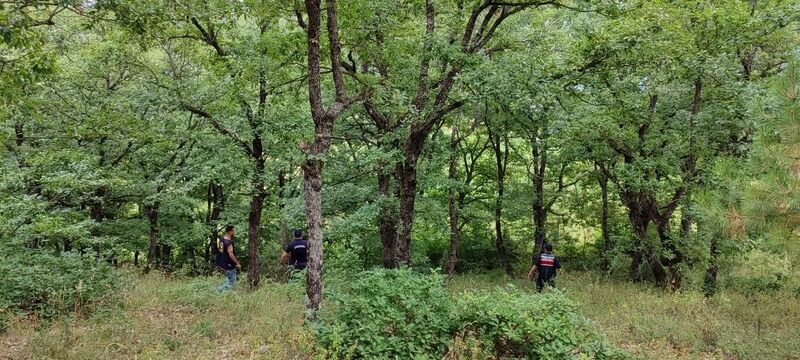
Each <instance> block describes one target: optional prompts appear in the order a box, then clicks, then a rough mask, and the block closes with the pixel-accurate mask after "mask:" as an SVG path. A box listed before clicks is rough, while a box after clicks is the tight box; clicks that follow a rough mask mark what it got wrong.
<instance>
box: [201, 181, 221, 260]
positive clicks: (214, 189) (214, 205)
mask: <svg viewBox="0 0 800 360" xmlns="http://www.w3.org/2000/svg"><path fill="white" fill-rule="evenodd" d="M208 207H209V212H208V217H207V218H206V224H207V225H208V227H209V242H208V244H206V246H205V262H206V264H208V269H209V270H210V269H213V267H214V261H215V258H214V257H212V254H216V253H217V249H216V245H215V244H216V242H217V237H218V236H219V234H218V233H217V231H216V230H217V229H216V226H217V225H220V224H217V222H218V221H219V220H220V218H221V217H222V213H223V212H224V211H225V192H224V190H223V187H222V185H220V184H216V183H214V182H209V184H208Z"/></svg>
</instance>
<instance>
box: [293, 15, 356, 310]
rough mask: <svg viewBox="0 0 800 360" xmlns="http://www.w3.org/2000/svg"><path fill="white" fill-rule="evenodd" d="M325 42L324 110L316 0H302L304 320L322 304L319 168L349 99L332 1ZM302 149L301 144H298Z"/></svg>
mask: <svg viewBox="0 0 800 360" xmlns="http://www.w3.org/2000/svg"><path fill="white" fill-rule="evenodd" d="M326 4H327V6H326V12H327V15H328V16H327V19H328V21H327V27H328V45H329V48H330V60H331V74H332V76H333V83H334V88H335V93H336V101H335V102H334V103H333V104H332V105H331V106H330V107H328V108H327V109H325V108H324V107H323V105H322V84H321V74H320V62H321V54H320V26H321V23H322V14H321V4H320V1H319V0H305V6H306V13H307V14H308V25H307V28H306V37H307V45H308V102H309V105H310V108H311V118H312V120H313V121H314V143H313V144H312V145H311V148H310V149H309V150H310V151H308V154H307V155H308V156H307V158H306V163H305V165H304V166H303V179H304V180H305V181H304V185H303V189H304V190H305V200H306V217H307V221H308V275H307V277H306V296H307V297H308V299H307V302H306V319H307V320H310V321H313V320H316V319H317V316H318V314H319V310H320V308H321V306H322V259H323V244H324V242H323V238H322V171H323V169H324V165H325V163H324V158H325V156H326V155H328V152H329V150H330V147H331V132H333V126H334V123H335V121H336V118H337V117H338V116H339V115H340V114H341V112H342V111H344V110H345V109H346V108H347V106H349V105H350V104H352V102H353V101H352V99H347V95H346V88H345V84H344V75H343V72H342V65H341V63H340V54H341V44H340V43H339V25H338V22H337V21H338V20H337V16H336V0H327V1H326ZM301 148H304V146H301Z"/></svg>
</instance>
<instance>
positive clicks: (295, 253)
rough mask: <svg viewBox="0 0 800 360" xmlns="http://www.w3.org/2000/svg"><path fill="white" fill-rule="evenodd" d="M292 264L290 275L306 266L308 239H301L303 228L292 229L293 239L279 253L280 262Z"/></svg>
mask: <svg viewBox="0 0 800 360" xmlns="http://www.w3.org/2000/svg"><path fill="white" fill-rule="evenodd" d="M287 263H288V264H289V265H291V266H292V268H293V269H292V276H294V274H296V273H298V272H300V271H302V270H303V269H305V268H306V265H307V264H308V240H305V239H303V230H300V229H294V239H292V241H291V242H289V243H288V244H287V245H286V248H284V249H283V254H281V264H287Z"/></svg>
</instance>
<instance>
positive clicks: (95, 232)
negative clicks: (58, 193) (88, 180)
mask: <svg viewBox="0 0 800 360" xmlns="http://www.w3.org/2000/svg"><path fill="white" fill-rule="evenodd" d="M106 192H107V189H106V188H105V187H102V186H101V187H100V188H98V189H97V190H95V192H94V199H93V200H92V203H91V204H90V211H91V215H90V216H91V218H92V220H94V223H95V224H94V226H93V228H92V231H91V235H92V236H94V237H98V236H100V229H99V226H100V223H102V222H103V198H105V196H106ZM93 248H94V251H95V253H96V254H97V259H98V260H99V259H100V258H101V246H100V244H99V243H97V244H96V245H94V246H93Z"/></svg>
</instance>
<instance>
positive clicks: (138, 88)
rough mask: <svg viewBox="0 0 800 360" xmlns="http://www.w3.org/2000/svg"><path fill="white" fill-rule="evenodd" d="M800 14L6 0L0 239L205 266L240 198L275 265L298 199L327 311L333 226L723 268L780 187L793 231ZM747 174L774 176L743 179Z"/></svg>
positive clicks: (527, 4) (257, 241) (474, 0)
mask: <svg viewBox="0 0 800 360" xmlns="http://www.w3.org/2000/svg"><path fill="white" fill-rule="evenodd" d="M798 20H800V8H798V4H797V3H796V2H795V1H791V0H777V1H760V0H718V1H694V0H678V1H635V0H634V1H583V0H564V1H549V0H539V1H524V0H513V1H496V0H456V1H437V0H424V1H423V0H403V1H397V0H369V1H366V0H364V1H361V0H358V1H346V2H344V1H343V2H341V3H337V2H336V1H335V0H326V1H324V3H321V1H320V0H306V1H305V2H304V3H301V2H300V1H294V2H292V1H290V2H286V1H283V2H281V1H271V0H261V1H254V0H253V1H250V0H248V1H194V0H190V1H182V2H172V1H121V0H98V1H78V0H59V1H39V0H30V1H27V0H21V1H12V2H2V14H1V15H0V80H1V81H2V83H3V86H2V89H0V95H1V96H0V121H2V126H3V129H4V131H3V132H2V134H3V137H2V141H3V143H4V144H3V145H4V146H3V149H4V153H3V160H4V161H3V169H2V176H0V179H1V181H0V185H1V186H2V194H3V196H2V198H1V199H0V216H2V218H3V221H2V225H0V226H2V229H3V233H4V234H5V236H4V237H3V240H2V241H3V242H4V243H8V244H9V246H12V247H14V248H16V249H17V251H39V252H42V251H49V252H53V253H55V254H60V253H63V252H78V253H81V254H86V255H87V256H95V257H96V259H97V261H107V262H109V263H113V264H118V263H121V262H132V263H134V264H135V265H136V266H141V267H143V268H144V269H145V270H150V269H153V268H160V269H165V270H178V269H185V270H187V271H189V272H191V273H195V274H199V273H204V272H207V271H209V270H210V269H211V266H210V265H209V264H210V261H211V257H212V249H210V248H209V244H210V241H209V238H211V239H213V238H214V236H216V234H215V233H216V227H217V226H218V225H219V224H222V223H226V222H230V223H234V224H241V225H242V226H239V227H240V228H241V229H243V230H244V229H246V231H243V232H242V233H245V234H246V236H247V241H246V244H239V246H242V249H241V250H245V249H246V250H245V251H246V254H247V259H246V261H245V265H246V267H247V271H248V276H247V279H248V283H249V285H250V286H251V287H257V286H258V285H259V281H260V278H261V276H263V275H264V274H267V273H269V272H270V271H273V270H274V268H276V267H277V265H276V264H275V263H276V261H277V260H276V258H277V257H276V255H275V254H276V253H277V252H278V251H279V249H280V247H281V246H282V244H283V243H284V242H285V241H287V240H288V237H289V235H288V229H289V228H290V227H294V226H300V224H305V226H304V227H305V228H307V231H308V237H309V240H310V244H311V248H310V256H311V262H310V267H309V272H308V279H307V285H308V295H309V298H310V300H311V301H310V302H309V304H310V306H311V307H312V308H314V309H319V304H320V302H321V299H322V298H321V296H322V262H323V261H322V260H323V248H324V247H325V248H332V249H335V251H336V252H351V253H355V254H356V255H357V259H358V260H359V262H360V263H361V264H359V266H361V267H371V266H378V265H380V266H384V267H387V268H396V267H400V266H409V265H426V266H427V265H432V266H442V268H443V269H445V272H446V273H447V274H453V273H455V272H456V271H457V270H459V269H462V270H468V269H471V268H479V267H489V268H492V267H497V268H501V269H504V270H505V271H506V272H508V273H509V274H514V273H515V269H517V268H518V267H517V266H516V265H519V264H520V263H525V264H527V263H528V261H529V260H528V259H529V258H530V256H531V254H532V253H535V252H537V251H539V249H540V248H541V247H542V245H543V244H544V243H545V242H548V241H553V242H556V244H557V247H561V248H562V249H564V251H565V252H566V251H567V250H568V249H573V251H574V253H575V254H577V253H583V254H587V252H588V254H589V256H588V257H589V258H592V259H595V260H596V261H595V262H594V263H593V264H592V265H596V266H598V267H599V268H602V269H604V270H605V271H608V272H617V273H619V272H626V273H627V274H628V276H630V278H631V279H632V280H633V281H644V280H648V281H652V282H654V283H655V284H657V285H659V286H663V287H669V288H673V289H677V288H679V287H681V286H682V283H683V280H684V277H685V275H686V274H687V271H690V270H691V269H699V268H702V271H706V270H707V273H708V276H707V279H708V281H709V282H710V283H711V284H716V274H717V272H718V269H719V264H720V262H719V261H718V259H719V257H720V256H721V254H722V255H724V254H723V252H724V251H723V250H725V251H727V252H728V253H729V254H733V253H737V254H738V253H741V251H743V249H745V248H746V246H744V245H741V244H742V243H743V242H742V241H734V242H733V244H738V245H735V246H721V244H720V241H721V239H733V240H735V239H737V238H738V239H741V238H748V239H753V238H759V237H760V234H762V233H765V231H763V229H764V227H758V226H753V227H747V226H745V223H749V221H752V222H758V221H757V220H755V219H757V218H760V217H759V216H762V217H761V218H763V216H765V215H764V214H765V213H766V212H768V211H769V209H777V210H774V211H776V212H777V213H776V214H773V215H767V217H769V220H768V221H767V220H764V221H761V223H762V225H764V226H767V225H765V224H766V223H767V222H769V223H771V224H772V223H776V222H778V223H780V224H782V226H781V227H782V229H784V231H783V232H782V233H781V234H784V235H786V234H787V232H786V229H788V235H786V236H784V237H783V239H786V238H787V237H789V238H791V237H794V236H796V235H794V233H793V232H794V231H795V228H794V227H793V226H794V225H789V226H788V227H787V226H786V222H782V221H779V220H777V218H776V217H781V216H783V217H786V218H788V219H789V220H787V221H788V222H789V224H795V223H796V220H797V219H796V215H794V214H796V211H795V210H796V209H795V208H796V207H797V201H796V199H795V198H796V190H792V187H791V186H790V185H791V184H795V183H796V181H797V180H796V176H797V174H796V172H797V171H796V166H795V165H794V162H796V157H788V158H786V159H784V160H786V161H782V160H780V159H778V158H775V156H777V155H776V154H775V152H776V151H777V152H784V153H788V154H793V153H794V152H796V151H795V147H796V146H794V145H791V144H794V143H796V139H794V137H796V136H797V134H796V131H795V130H794V129H795V128H796V126H798V122H797V120H798V119H797V118H796V114H797V112H796V102H797V85H796V83H795V85H794V87H793V88H792V87H791V86H788V88H790V89H794V90H786V91H784V93H783V94H784V95H785V96H784V97H785V98H787V99H789V103H791V104H794V105H786V104H784V108H785V107H790V106H794V108H792V109H794V110H791V109H790V110H785V113H780V112H776V111H773V110H774V109H776V108H778V107H777V106H771V105H775V103H776V102H775V101H772V100H764V99H774V98H773V97H770V96H768V95H769V94H771V93H770V92H769V89H770V86H769V85H770V84H771V82H772V81H773V80H772V79H773V78H775V77H776V75H779V74H781V73H782V72H784V71H786V69H787V64H788V63H790V62H791V61H792V60H793V59H796V58H797V56H798V55H797V54H798V49H800V47H799V46H800V36H799V35H798ZM789 72H791V71H789ZM795 80H796V79H795ZM784 88H787V87H786V86H785V87H784ZM791 91H794V93H792V92H791ZM792 94H793V95H792ZM764 104H767V105H770V106H764ZM765 109H766V110H765ZM793 111H794V112H793ZM764 113H766V114H768V116H765V115H763V114H764ZM781 114H782V115H781ZM765 118H775V119H778V118H779V119H781V121H783V123H780V124H777V125H775V129H777V130H774V131H773V132H769V131H767V134H766V135H763V134H762V133H763V132H760V131H759V130H762V129H761V127H762V124H764V123H765V122H764V121H763V120H764V119H765ZM778 134H780V135H778ZM786 141H789V142H791V144H790V145H785V142H786ZM770 142H772V144H776V143H777V144H784V145H780V146H784V147H781V148H780V150H776V149H775V148H774V146H778V145H774V146H773V145H769V144H770ZM762 143H765V144H767V145H763V146H762ZM754 149H760V151H756V150H754ZM753 153H755V154H757V156H759V158H760V157H763V156H767V157H769V156H772V157H773V159H774V160H773V161H771V162H769V165H764V166H768V167H769V169H763V168H762V169H759V168H757V167H754V166H749V167H748V166H745V165H747V164H751V163H756V164H764V163H767V162H765V161H755V160H752V159H754V156H756V155H753ZM720 164H727V165H720ZM726 167H727V168H730V169H735V170H737V171H733V170H731V171H728V172H725V171H723V170H724V168H726ZM745 168H747V169H748V170H744V169H745ZM726 174H727V175H731V176H730V177H726V176H723V175H726ZM753 174H773V175H770V176H771V177H769V179H766V180H764V182H763V183H760V184H762V185H759V186H755V185H753V186H754V190H753V192H754V193H753V195H752V196H753V197H754V199H750V198H747V197H746V196H744V195H742V192H741V191H740V186H739V185H741V183H742V182H747V181H748V179H751V178H752V176H753ZM765 176H766V175H765ZM787 176H788V177H790V178H787ZM725 179H728V180H725ZM787 182H788V183H787ZM737 184H739V185H737ZM787 184H788V185H787ZM778 188H780V189H784V190H782V191H783V192H781V191H779V190H774V189H778ZM771 189H773V190H774V191H773V190H771ZM759 191H763V192H768V193H769V194H771V196H772V197H770V199H774V200H775V201H773V202H771V203H770V202H767V203H763V202H761V201H755V200H764V199H765V196H764V195H763V193H759ZM781 199H783V200H781ZM786 199H789V200H786ZM750 200H753V201H750ZM765 201H766V200H765ZM720 204H725V206H723V208H720V206H721V205H720ZM748 204H752V206H749V205H748ZM755 204H758V205H755ZM696 205H699V206H696ZM742 206H744V207H748V206H749V209H750V210H749V211H750V212H749V213H748V214H753V215H752V216H751V217H747V219H752V220H747V221H745V220H742V219H743V217H742V216H743V215H740V214H742V213H745V212H747V211H745V210H739V209H740V208H741V207H742ZM758 214H761V215H758ZM245 219H247V220H246V226H245ZM737 224H738V225H737ZM323 229H324V232H325V237H324V238H323ZM732 229H733V230H732ZM773 233H775V234H778V233H779V232H773ZM776 237H777V238H780V237H781V236H780V235H776ZM751 243H752V242H751ZM323 244H325V246H323ZM576 249H577V250H576ZM581 249H582V250H581ZM745 250H747V249H745ZM790 250H791V247H775V246H773V247H772V250H771V251H775V252H781V251H784V252H785V251H790ZM333 255H336V253H334V254H333ZM793 266H794V265H793Z"/></svg>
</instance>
